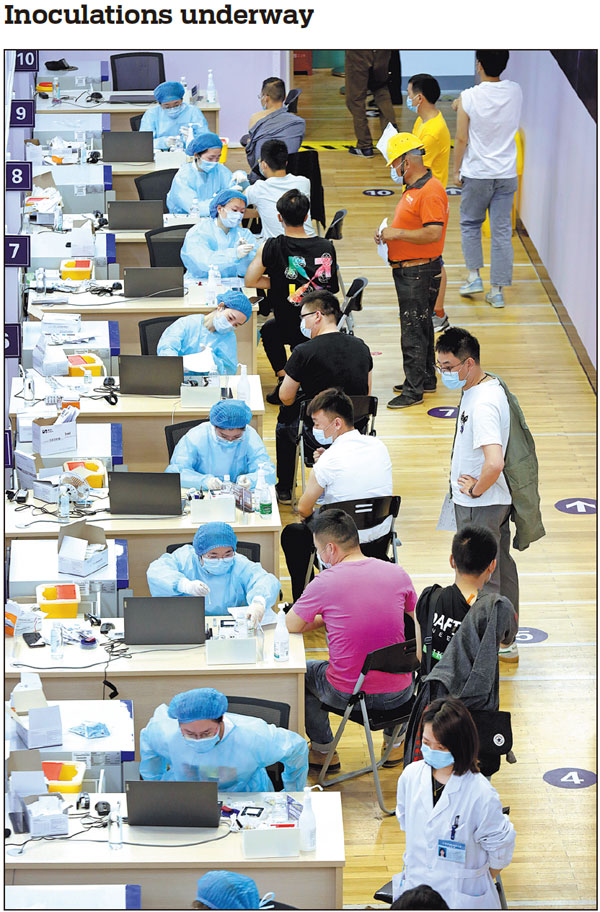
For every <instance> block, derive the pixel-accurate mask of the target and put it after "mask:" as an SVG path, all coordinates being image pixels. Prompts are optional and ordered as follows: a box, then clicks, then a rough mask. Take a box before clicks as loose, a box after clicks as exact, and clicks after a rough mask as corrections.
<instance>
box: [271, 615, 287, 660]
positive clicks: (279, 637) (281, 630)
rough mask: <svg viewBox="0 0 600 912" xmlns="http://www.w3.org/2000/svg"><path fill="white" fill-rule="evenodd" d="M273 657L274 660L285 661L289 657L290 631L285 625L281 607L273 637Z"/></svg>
mask: <svg viewBox="0 0 600 912" xmlns="http://www.w3.org/2000/svg"><path fill="white" fill-rule="evenodd" d="M273 658H274V659H275V661H276V662H287V661H289V658H290V633H289V630H288V629H287V627H286V625H285V612H284V611H282V610H281V609H280V610H279V614H278V615H277V627H276V628H275V635H274V637H273Z"/></svg>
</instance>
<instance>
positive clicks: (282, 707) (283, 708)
mask: <svg viewBox="0 0 600 912" xmlns="http://www.w3.org/2000/svg"><path fill="white" fill-rule="evenodd" d="M238 544H239V543H238ZM259 547H260V545H259ZM227 712H231V713H237V714H238V715H240V716H254V717H255V718H257V719H263V720H264V721H265V722H267V723H269V724H270V725H276V726H277V727H278V728H289V722H290V707H289V705H288V704H287V703H275V702H273V701H272V700H259V699H258V698H257V697H229V696H228V697H227ZM265 769H266V770H267V775H268V777H269V779H270V780H271V782H272V783H273V788H274V789H275V791H276V792H282V791H283V778H282V773H283V764H282V763H273V764H271V766H267V767H265Z"/></svg>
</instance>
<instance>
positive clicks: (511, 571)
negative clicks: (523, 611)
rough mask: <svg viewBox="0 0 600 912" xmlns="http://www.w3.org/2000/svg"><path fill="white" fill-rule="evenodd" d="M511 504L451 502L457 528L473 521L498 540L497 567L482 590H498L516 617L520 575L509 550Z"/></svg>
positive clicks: (459, 529)
mask: <svg viewBox="0 0 600 912" xmlns="http://www.w3.org/2000/svg"><path fill="white" fill-rule="evenodd" d="M510 511H511V505H510V504H491V505H490V506H489V507H462V506H460V505H459V504H454V515H455V516H456V528H457V530H458V531H459V532H460V531H461V529H462V528H463V527H464V526H466V525H468V524H469V523H473V524H474V525H477V526H484V527H485V528H486V529H489V530H490V532H491V533H492V535H493V536H494V538H495V539H496V541H497V542H498V556H497V558H496V569H495V570H494V572H493V574H492V577H491V579H490V581H489V583H486V584H485V586H484V587H483V589H482V590H481V591H482V592H498V593H500V595H504V596H506V598H507V599H509V600H510V601H511V602H512V604H513V606H514V609H515V611H516V612H517V618H518V617H519V576H518V573H517V565H516V564H515V562H514V560H513V558H512V557H511V554H510V523H509V517H510Z"/></svg>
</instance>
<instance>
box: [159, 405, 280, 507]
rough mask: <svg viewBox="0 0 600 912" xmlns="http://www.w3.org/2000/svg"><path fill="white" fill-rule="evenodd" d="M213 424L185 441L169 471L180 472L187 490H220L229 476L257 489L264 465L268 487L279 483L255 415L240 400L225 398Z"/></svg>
mask: <svg viewBox="0 0 600 912" xmlns="http://www.w3.org/2000/svg"><path fill="white" fill-rule="evenodd" d="M209 416H210V421H204V422H202V424H199V425H197V426H196V427H194V428H191V430H189V431H188V432H187V434H186V435H185V436H184V437H182V438H181V440H180V441H179V443H178V444H177V446H176V447H175V449H174V450H173V455H172V456H171V462H170V463H169V465H168V466H167V468H166V469H165V471H166V472H178V473H179V474H180V475H181V485H182V487H184V488H202V489H204V490H205V491H218V490H219V489H220V488H221V486H222V485H221V482H222V481H223V479H224V477H225V475H229V478H230V479H231V481H235V482H236V483H237V484H241V485H243V486H244V487H246V488H250V489H251V490H254V488H255V487H256V482H257V480H258V467H259V466H261V467H262V469H263V472H264V475H265V481H266V482H267V484H275V481H276V478H277V476H276V472H275V466H274V465H273V463H272V462H271V460H270V459H269V456H268V454H267V450H266V448H265V445H264V443H263V442H262V440H261V439H260V437H259V436H258V434H257V432H256V431H255V430H254V428H253V427H250V421H251V419H252V412H251V411H250V409H249V408H248V406H247V405H246V403H245V402H241V401H240V400H239V399H223V400H221V401H220V402H216V403H215V404H214V405H213V407H212V408H211V410H210V415H209Z"/></svg>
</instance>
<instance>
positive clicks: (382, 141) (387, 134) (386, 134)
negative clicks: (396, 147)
mask: <svg viewBox="0 0 600 912" xmlns="http://www.w3.org/2000/svg"><path fill="white" fill-rule="evenodd" d="M397 132H398V131H397V129H396V128H395V127H393V126H392V125H391V124H388V125H387V127H386V128H385V130H384V131H383V133H382V134H381V136H380V137H379V142H378V143H377V146H376V148H377V149H379V151H380V152H381V154H382V155H383V157H384V158H385V160H386V162H387V160H388V157H387V144H388V143H389V141H390V139H391V138H392V136H395V135H396V133H397Z"/></svg>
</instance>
